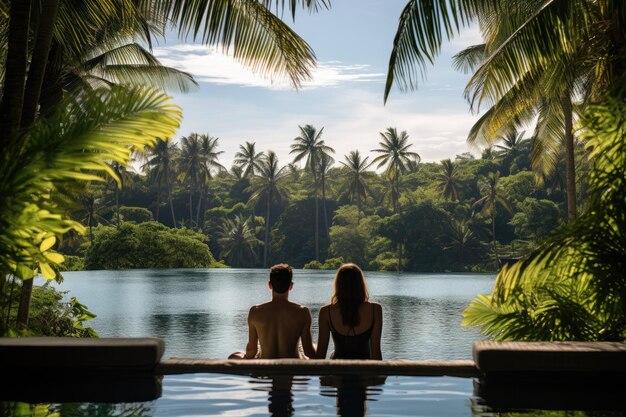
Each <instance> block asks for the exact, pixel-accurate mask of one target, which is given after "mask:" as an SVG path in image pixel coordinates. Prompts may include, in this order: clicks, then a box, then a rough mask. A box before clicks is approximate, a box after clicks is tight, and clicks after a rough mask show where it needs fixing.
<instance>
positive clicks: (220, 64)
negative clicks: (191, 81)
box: [154, 44, 385, 90]
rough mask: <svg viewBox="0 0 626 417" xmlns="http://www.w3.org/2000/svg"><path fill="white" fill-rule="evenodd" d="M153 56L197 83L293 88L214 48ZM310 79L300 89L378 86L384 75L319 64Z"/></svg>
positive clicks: (184, 47)
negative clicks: (356, 84)
mask: <svg viewBox="0 0 626 417" xmlns="http://www.w3.org/2000/svg"><path fill="white" fill-rule="evenodd" d="M154 55H155V56H156V57H157V58H158V59H159V61H161V63H162V64H163V65H167V66H170V67H173V68H177V69H179V70H182V71H186V72H189V73H191V74H192V75H193V76H194V77H195V78H196V80H197V81H199V82H206V83H214V84H231V85H241V86H248V87H264V88H269V89H274V90H285V89H290V88H292V87H291V85H290V84H289V82H288V80H284V79H271V78H264V77H262V76H261V75H259V74H255V73H254V72H253V71H252V70H250V69H249V68H247V67H245V66H243V65H242V64H240V63H239V62H237V61H235V59H234V58H233V57H231V56H229V55H225V54H223V53H221V52H220V50H219V48H217V47H214V46H213V47H211V46H204V45H196V44H192V45H189V44H181V45H172V46H164V47H157V48H155V49H154ZM312 75H313V79H312V80H311V81H306V82H304V83H303V85H302V88H303V89H311V88H318V87H334V86H338V85H339V84H341V83H346V82H355V81H360V82H363V81H367V82H371V81H376V82H380V81H381V80H382V79H384V77H385V74H384V73H376V72H372V71H370V69H369V65H365V64H351V65H347V64H343V63H342V62H340V61H327V62H318V65H317V68H315V69H314V70H313V74H312Z"/></svg>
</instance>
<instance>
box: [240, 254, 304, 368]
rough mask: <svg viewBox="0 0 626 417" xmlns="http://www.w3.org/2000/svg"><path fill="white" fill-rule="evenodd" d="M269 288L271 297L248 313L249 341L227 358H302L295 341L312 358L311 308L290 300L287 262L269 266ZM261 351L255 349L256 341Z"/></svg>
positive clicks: (290, 277)
mask: <svg viewBox="0 0 626 417" xmlns="http://www.w3.org/2000/svg"><path fill="white" fill-rule="evenodd" d="M268 285H269V288H270V290H272V300H271V301H268V302H267V303H264V304H259V305H255V306H252V308H251V309H250V313H249V314H248V345H247V346H246V352H245V354H243V352H236V353H233V354H232V355H230V357H229V359H253V358H262V359H276V358H301V357H302V356H301V355H300V352H299V349H298V341H299V340H301V341H302V348H303V350H304V354H305V355H306V356H307V357H309V358H315V348H314V347H313V341H312V337H311V312H310V311H309V309H308V308H306V307H305V306H303V305H301V304H297V303H293V302H291V301H289V291H291V289H292V288H293V271H292V269H291V267H290V266H289V265H287V264H278V265H274V266H273V267H272V268H271V269H270V281H269V284H268ZM259 344H260V345H261V352H260V353H259V352H258V345H259Z"/></svg>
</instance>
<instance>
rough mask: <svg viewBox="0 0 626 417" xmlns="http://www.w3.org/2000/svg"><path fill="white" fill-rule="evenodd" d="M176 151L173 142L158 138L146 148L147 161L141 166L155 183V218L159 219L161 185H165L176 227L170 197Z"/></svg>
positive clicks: (176, 148) (172, 203)
mask: <svg viewBox="0 0 626 417" xmlns="http://www.w3.org/2000/svg"><path fill="white" fill-rule="evenodd" d="M178 153H179V149H178V147H177V146H176V144H175V143H174V142H172V141H169V140H163V139H158V140H157V142H156V144H155V145H154V147H152V148H148V149H147V158H148V162H146V163H145V164H144V165H143V166H142V169H143V171H144V172H147V173H148V176H149V178H150V179H151V180H152V181H156V183H157V201H156V216H155V218H156V220H157V221H159V208H160V206H161V187H162V186H163V185H165V189H166V190H167V198H168V201H169V204H170V210H171V213H172V222H173V223H174V227H176V214H175V213H174V201H173V199H172V187H173V183H172V182H173V180H174V161H175V160H176V158H177V155H178Z"/></svg>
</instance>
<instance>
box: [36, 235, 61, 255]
mask: <svg viewBox="0 0 626 417" xmlns="http://www.w3.org/2000/svg"><path fill="white" fill-rule="evenodd" d="M56 242H57V238H56V236H50V237H48V238H46V239H44V240H43V242H41V245H40V246H39V250H40V251H41V252H45V251H47V250H48V249H50V248H51V247H53V246H54V244H55V243H56Z"/></svg>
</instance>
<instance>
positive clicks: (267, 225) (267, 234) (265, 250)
mask: <svg viewBox="0 0 626 417" xmlns="http://www.w3.org/2000/svg"><path fill="white" fill-rule="evenodd" d="M270 201H271V193H269V192H268V193H267V208H266V212H265V246H264V248H263V266H264V267H268V266H269V265H268V264H267V253H268V245H269V243H270V207H271V204H270Z"/></svg>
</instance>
